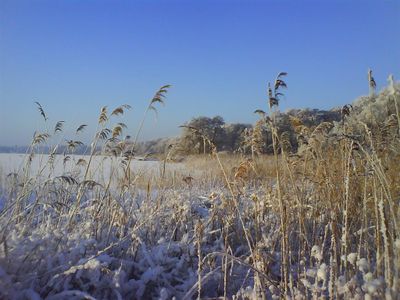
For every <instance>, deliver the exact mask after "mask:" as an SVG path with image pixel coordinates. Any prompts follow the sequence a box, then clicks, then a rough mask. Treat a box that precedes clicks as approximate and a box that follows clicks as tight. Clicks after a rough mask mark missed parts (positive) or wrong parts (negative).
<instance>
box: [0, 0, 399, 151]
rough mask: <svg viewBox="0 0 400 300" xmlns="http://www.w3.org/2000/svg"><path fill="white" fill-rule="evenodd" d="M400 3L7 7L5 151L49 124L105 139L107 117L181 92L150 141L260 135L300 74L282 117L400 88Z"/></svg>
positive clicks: (2, 27)
mask: <svg viewBox="0 0 400 300" xmlns="http://www.w3.org/2000/svg"><path fill="white" fill-rule="evenodd" d="M399 36H400V1H394V0H393V1H382V0H376V1H369V0H362V1H361V0H360V1H356V0H354V1H344V0H343V1H339V0H337V1H333V0H332V1H329V0H326V1H300V0H293V1H286V0H280V1H278V0H276V1H252V0H248V1H245V0H243V1H238V0H236V1H228V0H225V1H224V0H214V1H211V0H210V1H207V0H202V1H189V0H186V1H183V0H181V1H174V0H171V1H166V0H164V1H161V0H160V1H152V0H146V1H144V0H143V1H118V0H116V1H111V0H110V1H94V0H57V1H55V0H47V1H46V0H43V1H37V0H30V1H22V0H0V104H1V105H0V129H1V130H0V144H1V145H15V144H17V145H25V144H29V142H30V139H31V137H32V134H33V132H34V131H35V130H41V129H43V120H42V119H41V118H40V115H39V114H38V112H37V109H36V107H35V105H34V101H38V102H40V103H41V104H42V105H43V107H44V109H45V110H46V112H47V114H48V116H49V121H48V122H49V125H47V126H48V127H53V125H54V123H55V122H56V121H58V120H65V121H66V123H65V128H66V129H67V131H66V135H65V138H73V136H72V135H70V132H71V131H73V130H74V129H76V127H77V126H78V125H79V124H82V123H85V124H89V127H88V129H87V132H86V135H84V136H83V139H84V140H85V141H87V139H88V138H89V136H90V135H92V134H93V133H94V130H95V125H96V122H97V117H98V113H99V110H100V108H101V107H102V106H105V105H107V106H109V107H110V109H111V108H114V107H116V106H118V105H120V104H124V103H127V104H130V105H131V106H132V107H133V110H131V111H130V112H129V113H127V114H126V115H125V116H124V117H123V118H122V119H121V121H123V122H125V123H127V125H128V126H129V131H128V132H126V134H130V135H134V132H135V130H136V128H137V127H138V123H139V122H140V118H141V117H142V115H143V111H144V109H145V106H146V105H147V103H148V100H149V99H150V98H151V97H152V96H153V94H154V92H155V91H156V90H157V89H158V88H159V87H160V86H161V85H164V84H172V85H173V87H172V88H171V90H170V92H169V94H168V97H167V100H166V105H165V107H160V109H159V116H158V119H157V121H156V120H155V118H154V115H149V118H148V121H147V122H146V124H145V130H144V132H143V136H142V139H152V138H157V137H165V136H173V135H178V134H179V132H180V129H179V128H178V126H179V125H181V124H183V123H184V122H185V121H188V120H190V119H191V118H192V117H196V116H201V115H204V116H215V115H221V116H222V117H224V119H225V120H226V122H246V123H252V122H254V121H255V120H256V119H257V116H255V115H254V114H253V111H254V110H255V109H258V108H261V109H263V108H264V109H266V84H267V81H272V80H274V77H275V75H276V74H277V73H278V72H279V71H286V72H288V74H289V75H288V77H287V78H286V81H287V84H288V86H289V89H288V90H287V92H286V99H283V100H282V102H281V110H286V109H287V108H304V107H311V108H322V109H325V108H331V107H333V106H339V105H343V104H346V103H349V102H351V101H353V100H354V99H355V98H356V97H358V96H360V95H363V94H367V93H368V82H367V79H366V78H367V70H368V68H372V69H373V71H374V77H375V80H376V81H377V83H378V88H382V87H383V86H384V85H385V84H386V78H387V76H388V74H389V73H393V74H394V76H395V78H397V79H399V78H400V38H399Z"/></svg>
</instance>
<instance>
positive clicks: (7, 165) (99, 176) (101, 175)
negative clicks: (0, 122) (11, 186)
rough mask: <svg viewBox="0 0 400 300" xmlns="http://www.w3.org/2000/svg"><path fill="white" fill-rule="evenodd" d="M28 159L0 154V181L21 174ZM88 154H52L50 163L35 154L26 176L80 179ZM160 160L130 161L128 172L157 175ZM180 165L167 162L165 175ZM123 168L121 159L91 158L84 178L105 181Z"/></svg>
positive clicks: (178, 168)
mask: <svg viewBox="0 0 400 300" xmlns="http://www.w3.org/2000/svg"><path fill="white" fill-rule="evenodd" d="M28 159H29V157H28V155H25V154H19V153H0V178H4V177H5V176H7V175H8V174H10V173H16V174H18V175H22V174H23V173H24V168H25V166H26V165H27V161H28ZM89 159H90V157H89V156H88V155H68V157H67V156H64V155H55V157H54V162H53V163H50V161H49V155H35V156H34V157H33V159H32V162H31V165H30V168H29V175H30V176H31V177H37V178H48V177H57V176H62V175H73V176H74V177H77V178H82V177H83V175H84V173H85V170H86V166H87V164H88V163H89ZM163 165H164V163H163V161H141V160H132V162H131V171H132V173H133V174H136V175H138V174H140V175H146V176H157V175H159V174H161V172H162V169H163ZM183 168H184V167H183V164H181V163H167V164H166V170H167V172H171V171H180V170H183ZM123 170H124V167H123V165H122V158H119V157H117V158H116V157H111V156H100V155H98V156H93V158H92V161H91V163H90V168H89V173H88V175H89V176H88V178H90V179H93V180H97V181H100V182H106V181H107V180H108V179H109V178H110V176H112V177H116V176H118V175H122V173H123Z"/></svg>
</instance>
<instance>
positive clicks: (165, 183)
mask: <svg viewBox="0 0 400 300" xmlns="http://www.w3.org/2000/svg"><path fill="white" fill-rule="evenodd" d="M378 97H380V95H378ZM396 97H397V96H396V94H395V98H394V99H395V101H398V100H399V99H398V98H396ZM378 100H379V101H381V100H382V99H379V98H378ZM382 101H383V100H382ZM379 103H381V102H379ZM102 114H103V119H101V118H100V120H103V121H101V122H100V121H99V124H100V128H99V132H104V129H105V123H104V122H106V121H107V120H108V119H105V117H107V114H106V111H103V110H102ZM397 117H398V116H397ZM395 118H396V116H394V117H393V115H392V114H390V116H389V117H388V120H389V121H390V120H392V119H393V120H396V119H395ZM385 122H386V121H385V120H383V122H381V124H384V125H385V127H384V128H383V125H382V128H381V127H379V126H378V125H374V126H375V127H374V126H372V125H371V126H370V125H369V124H365V123H363V122H362V121H360V120H358V119H357V118H356V117H354V119H352V116H351V115H350V116H347V117H346V118H345V120H344V121H343V123H340V124H325V123H322V124H321V125H320V126H318V127H316V128H307V127H305V126H304V125H301V124H298V123H297V124H295V125H294V126H297V128H296V130H297V133H298V135H299V136H300V135H301V136H302V140H303V141H305V142H304V144H303V145H302V146H301V147H300V149H299V152H298V153H289V152H287V151H285V149H286V148H285V146H284V139H283V138H282V137H281V136H276V137H275V138H276V140H274V142H276V145H274V147H276V149H278V150H279V151H277V152H276V156H274V157H263V156H260V157H256V158H254V159H249V158H248V157H244V156H235V157H230V156H227V157H223V156H221V155H219V154H218V153H217V152H213V154H212V155H209V156H204V157H202V158H198V159H196V160H192V163H190V162H188V163H186V164H183V165H181V164H179V165H174V164H167V163H165V164H164V162H163V161H160V162H152V163H151V164H152V166H151V167H150V168H146V169H141V168H140V164H141V163H142V162H136V161H134V160H132V159H131V158H130V156H124V155H123V154H121V153H120V152H117V151H114V155H110V156H109V157H106V158H104V157H101V156H97V155H95V153H94V152H93V153H91V154H90V155H88V156H85V157H83V159H84V160H85V161H82V160H80V159H82V158H81V157H76V156H73V153H72V154H71V153H67V154H65V155H64V156H60V157H57V156H55V155H53V156H51V155H50V156H48V155H46V156H43V155H42V156H39V155H37V154H35V147H34V146H35V143H33V145H32V148H31V152H29V153H28V154H27V155H26V156H23V157H20V158H19V159H20V160H19V161H18V163H16V164H15V165H17V166H18V167H14V166H13V164H11V162H12V161H13V159H10V158H6V159H5V160H4V158H2V160H1V165H0V169H1V170H2V176H0V178H1V181H0V182H1V187H2V190H1V199H2V200H1V201H2V206H1V208H0V228H1V232H0V298H2V299H3V298H4V299H86V298H87V299H93V298H94V299H172V298H173V297H175V298H176V299H193V298H217V297H220V298H222V297H227V298H230V299H233V298H235V299H280V298H289V297H291V298H295V299H310V298H331V299H336V298H342V299H377V298H385V297H387V298H388V299H390V298H391V299H396V297H398V296H397V295H398V293H399V288H400V286H399V284H400V283H399V271H400V257H399V253H400V235H399V234H400V232H399V227H398V226H399V225H400V224H399V221H400V217H399V214H400V198H399V197H400V176H399V173H400V163H399V162H400V139H399V127H398V125H397V123H396V122H391V123H385ZM376 126H378V127H376ZM383 129H384V131H383ZM110 132H111V130H110ZM98 136H100V134H99V135H98ZM98 136H97V135H96V137H95V140H96V139H97V138H98ZM36 137H37V136H36ZM37 140H38V141H39V142H40V141H41V140H40V139H37ZM97 142H98V144H101V143H102V140H101V139H100V138H98V139H97ZM112 142H113V145H114V146H115V140H112ZM104 143H105V144H106V143H107V141H105V142H104ZM98 144H97V145H96V144H94V147H93V149H96V146H98ZM66 156H69V159H68V160H67V161H66V162H65V157H66ZM167 157H168V155H167ZM21 159H22V160H21ZM35 159H39V161H40V160H41V163H38V164H36V162H35ZM58 159H59V160H60V162H57V161H58ZM166 161H167V160H165V162H166ZM143 164H147V162H143ZM145 166H146V167H147V166H148V165H145ZM189 175H190V176H189ZM182 179H185V180H182Z"/></svg>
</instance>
